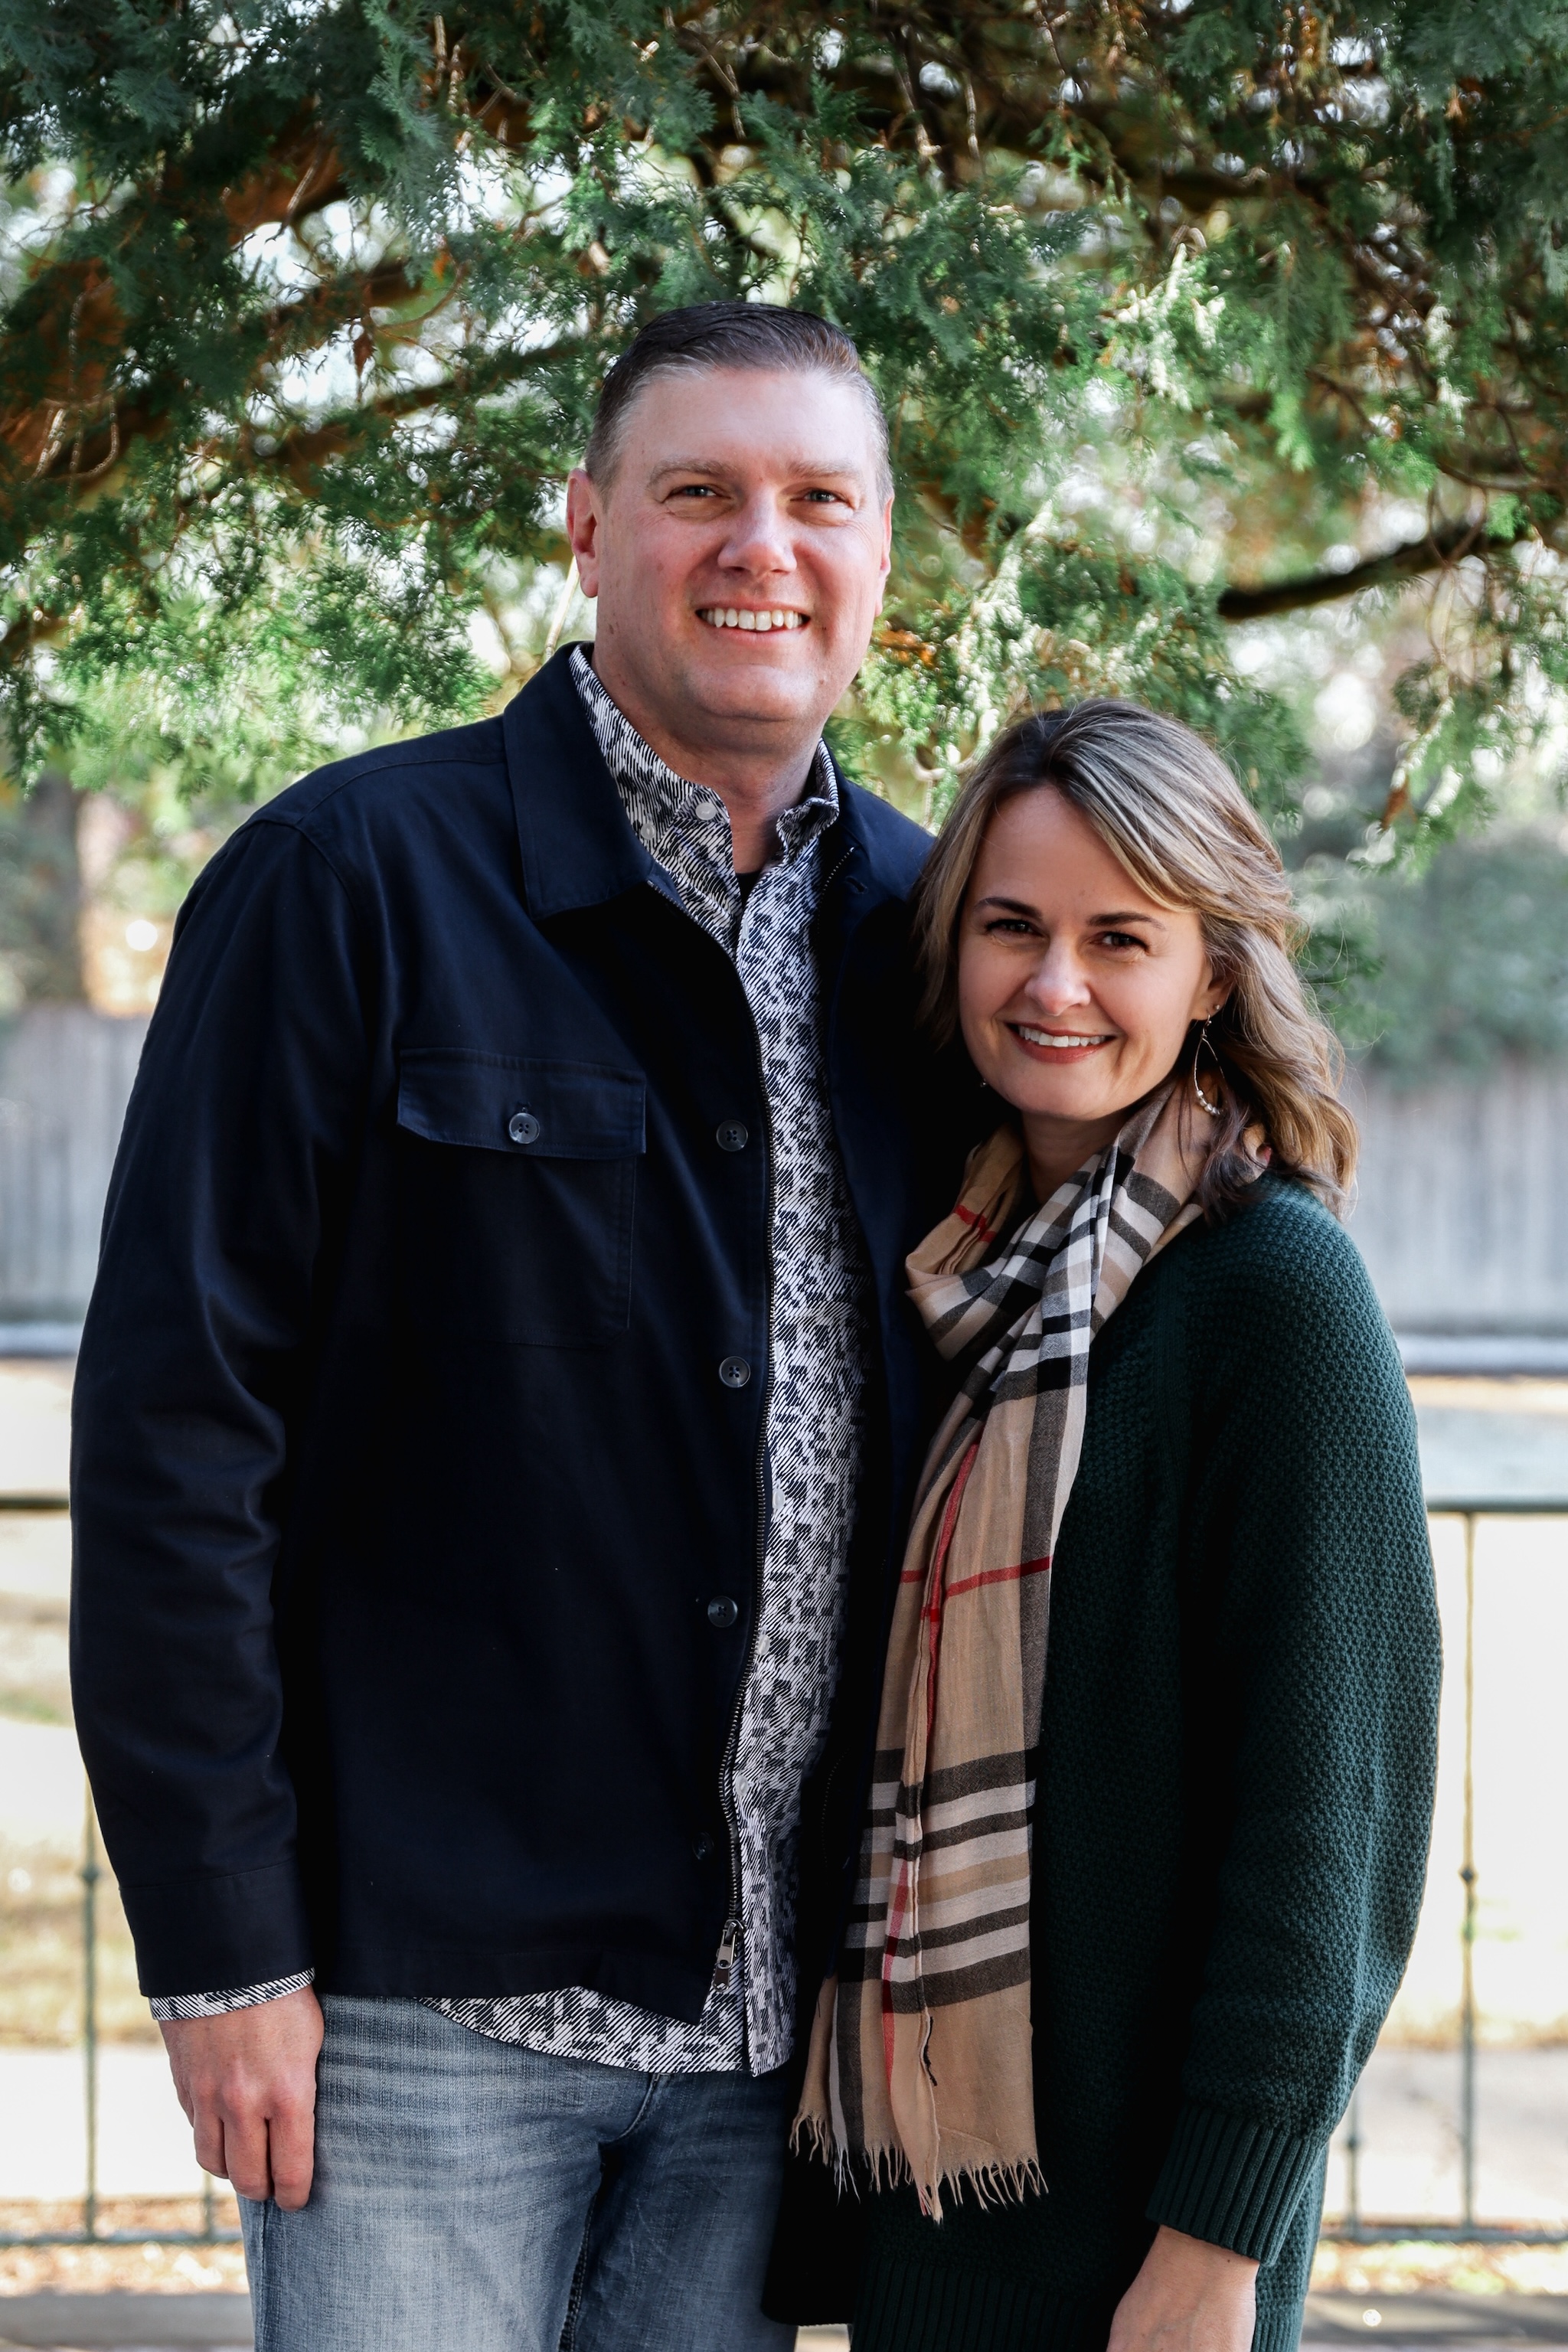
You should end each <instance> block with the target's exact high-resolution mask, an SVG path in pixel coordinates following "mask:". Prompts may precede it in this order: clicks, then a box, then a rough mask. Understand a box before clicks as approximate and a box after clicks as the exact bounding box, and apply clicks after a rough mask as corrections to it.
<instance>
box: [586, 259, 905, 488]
mask: <svg viewBox="0 0 1568 2352" xmlns="http://www.w3.org/2000/svg"><path fill="white" fill-rule="evenodd" d="M679 368H757V369H767V370H787V369H795V370H797V371H798V372H799V373H802V374H805V373H813V374H820V375H836V376H841V377H843V378H844V379H845V381H846V382H847V383H853V384H854V385H855V387H856V389H857V390H858V393H859V394H860V397H861V399H862V400H863V401H864V402H865V404H866V413H867V416H868V420H869V423H870V425H871V436H872V439H873V441H874V442H875V444H876V449H877V479H878V486H879V488H880V490H881V492H882V495H883V497H884V498H886V497H888V496H889V494H890V493H891V490H892V487H893V469H892V463H891V460H890V457H889V449H888V420H887V418H886V416H885V415H883V413H882V404H881V402H880V400H879V398H878V397H877V387H876V386H875V384H874V383H872V382H871V379H870V377H869V376H868V374H867V373H866V371H865V369H864V367H863V366H862V365H861V362H860V354H859V352H858V351H857V350H856V348H855V345H854V344H853V343H852V342H851V341H850V339H849V337H848V336H847V334H846V333H845V331H844V330H843V328H842V327H836V326H835V325H834V324H833V322H832V320H830V319H819V318H818V317H817V316H816V312H815V311H812V310H782V309H780V308H779V307H778V306H777V305H776V304H773V303H768V302H694V303H692V304H691V305H690V306H689V308H688V309H686V310H666V311H665V312H663V314H662V315H661V316H660V317H658V318H657V319H650V320H649V321H648V323H647V326H646V327H644V328H643V329H642V331H641V332H640V333H639V334H638V335H637V338H636V340H635V341H633V342H632V343H631V344H629V345H628V347H627V349H626V351H624V352H622V354H621V356H620V358H619V359H618V360H617V361H616V363H615V365H614V367H612V368H611V370H610V372H609V373H608V375H606V376H605V383H604V388H603V390H602V391H601V392H600V394H599V404H598V406H597V408H596V409H595V412H594V429H593V431H592V432H591V433H590V434H589V436H588V446H587V450H586V452H585V453H584V458H583V465H584V471H585V472H587V473H588V474H589V475H591V476H592V478H593V479H594V480H595V482H599V483H601V484H602V485H603V486H604V487H605V488H606V489H607V488H609V486H610V484H611V483H612V482H613V481H614V479H615V476H616V467H617V466H618V465H619V463H620V458H621V450H622V447H623V446H624V444H625V441H626V419H627V417H628V416H629V415H630V414H631V410H632V405H633V403H634V402H635V401H636V400H637V395H638V394H639V393H641V392H642V391H643V390H644V388H645V387H646V386H647V384H648V383H651V382H652V380H653V378H654V377H655V376H658V375H671V374H673V373H675V372H676V370H677V369H679Z"/></svg>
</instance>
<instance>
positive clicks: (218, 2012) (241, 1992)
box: [147, 1969, 316, 2025]
mask: <svg viewBox="0 0 1568 2352" xmlns="http://www.w3.org/2000/svg"><path fill="white" fill-rule="evenodd" d="M315 1973H316V1971H315V1969H302V1970H301V1971H300V1974H299V1975H298V1976H297V1977H274V1978H273V1979H272V1982H271V1983H270V1984H253V1985H236V1986H235V1987H234V1988H233V1990H231V1991H228V1992H181V1993H174V1994H171V1995H169V1996H167V1997H165V1998H163V1999H158V1998H154V1999H153V2000H150V2001H149V2002H148V2004H147V2006H148V2008H149V2009H150V2010H151V2011H152V2012H153V2016H154V2017H155V2018H156V2019H157V2021H158V2022H159V2024H160V2025H163V2024H166V2023H168V2022H169V2021H171V2020H173V2019H174V2018H177V2017H226V2016H227V2015H228V2014H229V2011H231V2010H236V2009H258V2008H259V2007H260V2005H261V2003H262V2002H263V2001H264V2000H282V1998H283V1996H284V1994H285V1993H289V1992H303V1991H304V1990H305V1987H306V1986H307V1985H308V1984H310V1982H311V1980H312V1979H313V1978H314V1976H315Z"/></svg>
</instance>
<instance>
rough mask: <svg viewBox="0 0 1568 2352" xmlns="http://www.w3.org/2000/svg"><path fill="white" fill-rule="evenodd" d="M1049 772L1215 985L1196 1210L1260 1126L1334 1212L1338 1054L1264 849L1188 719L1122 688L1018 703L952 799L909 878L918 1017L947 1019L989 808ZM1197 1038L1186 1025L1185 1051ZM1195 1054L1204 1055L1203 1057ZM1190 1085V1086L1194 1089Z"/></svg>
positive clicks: (1287, 1167) (1216, 1207) (1281, 878)
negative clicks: (1033, 709) (1209, 1117)
mask: <svg viewBox="0 0 1568 2352" xmlns="http://www.w3.org/2000/svg"><path fill="white" fill-rule="evenodd" d="M1046 785H1049V786H1051V787H1052V788H1053V789H1054V790H1055V791H1057V792H1058V793H1061V795H1062V797H1063V799H1064V800H1067V801H1070V802H1071V803H1072V805H1073V806H1074V808H1076V809H1078V810H1079V812H1080V814H1082V815H1083V816H1084V817H1086V818H1087V819H1088V821H1089V824H1091V825H1092V826H1093V827H1094V830H1095V832H1096V833H1097V834H1098V835H1100V839H1101V841H1103V842H1104V844H1105V845H1106V847H1107V848H1108V849H1109V850H1110V853H1111V855H1112V856H1114V857H1116V858H1117V859H1119V860H1120V862H1121V865H1122V866H1125V867H1126V869H1127V871H1128V873H1129V874H1131V877H1132V878H1133V880H1134V881H1135V882H1136V883H1137V884H1138V886H1139V887H1140V889H1142V890H1143V891H1145V892H1146V893H1147V894H1148V896H1149V897H1150V898H1153V899H1155V900H1156V901H1157V902H1158V903H1159V904H1160V905H1162V906H1164V907H1190V908H1192V909H1193V911H1194V913H1195V914H1196V916H1197V918H1198V919H1199V921H1200V922H1201V924H1202V925H1203V932H1204V939H1205V943H1206V945H1207V948H1208V952H1209V959H1210V963H1211V966H1212V969H1213V971H1214V976H1215V980H1216V981H1221V982H1224V983H1225V984H1226V986H1227V987H1228V989H1229V992H1230V993H1229V994H1228V996H1227V997H1226V1001H1225V1003H1224V1004H1223V1005H1222V1006H1221V1007H1220V1010H1219V1011H1218V1012H1217V1013H1215V1016H1214V1019H1213V1022H1212V1023H1211V1024H1210V1026H1209V1044H1210V1045H1212V1046H1213V1048H1214V1050H1215V1055H1217V1057H1218V1060H1219V1064H1220V1067H1221V1070H1222V1071H1223V1074H1224V1078H1225V1086H1224V1088H1223V1094H1224V1098H1225V1109H1224V1112H1223V1114H1222V1116H1221V1117H1220V1118H1217V1119H1215V1122H1214V1149H1213V1151H1212V1152H1211V1154H1210V1157H1209V1160H1208V1164H1207V1166H1206V1168H1205V1171H1204V1175H1203V1179H1202V1181H1201V1182H1200V1184H1199V1187H1198V1199H1199V1202H1200V1204H1201V1206H1202V1208H1203V1210H1204V1213H1205V1215H1206V1216H1210V1217H1213V1216H1215V1215H1217V1214H1223V1213H1224V1211H1225V1210H1226V1207H1228V1206H1230V1205H1232V1204H1234V1203H1235V1202H1239V1201H1241V1200H1243V1199H1244V1198H1245V1197H1246V1196H1247V1192H1248V1191H1249V1189H1250V1185H1251V1180H1252V1178H1253V1176H1254V1175H1255V1173H1256V1161H1255V1160H1253V1159H1252V1157H1251V1154H1250V1153H1249V1151H1248V1150H1247V1147H1246V1146H1245V1145H1244V1143H1243V1141H1242V1138H1243V1134H1244V1132H1245V1130H1246V1129H1248V1128H1249V1127H1261V1128H1262V1129H1263V1132H1264V1138H1265V1139H1266V1141H1267V1142H1268V1146H1269V1148H1270V1150H1271V1153H1272V1160H1271V1162H1270V1164H1271V1167H1272V1168H1273V1170H1274V1171H1275V1172H1276V1173H1277V1174H1279V1175H1282V1176H1290V1177H1295V1178H1296V1179H1298V1180H1299V1181H1300V1182H1302V1183H1304V1184H1309V1185H1310V1186H1311V1188H1312V1190H1313V1191H1314V1192H1317V1193H1319V1194H1320V1196H1321V1198H1322V1199H1323V1200H1324V1201H1325V1202H1327V1204H1328V1205H1329V1207H1330V1208H1331V1209H1332V1210H1333V1211H1334V1212H1335V1213H1336V1214H1339V1213H1342V1210H1343V1208H1344V1205H1345V1202H1346V1197H1347V1195H1348V1192H1349V1190H1350V1186H1351V1182H1352V1178H1353V1176H1354V1174H1355V1162H1356V1147H1357V1136H1356V1129H1355V1121H1354V1120H1353V1119H1352V1117H1351V1115H1350V1113H1349V1111H1347V1110H1346V1108H1345V1107H1344V1105H1343V1104H1342V1102H1341V1101H1340V1099H1339V1097H1338V1092H1337V1088H1338V1084H1339V1079H1340V1076H1341V1073H1342V1067H1343V1057H1342V1054H1341V1051H1340V1047H1339V1044H1338V1041H1337V1040H1336V1039H1335V1037H1334V1036H1333V1034H1331V1031H1330V1030H1329V1029H1328V1028H1327V1027H1326V1026H1325V1024H1323V1022H1321V1020H1320V1019H1319V1017H1318V1015H1317V1013H1315V1012H1314V1010H1313V1008H1312V1005H1311V1003H1310V999H1309V997H1308V994H1307V991H1306V989H1305V987H1304V985H1303V983H1302V981H1301V976H1300V972H1299V971H1297V969H1296V962H1295V958H1296V956H1297V954H1298V953H1299V951H1300V946H1301V943H1302V940H1303V937H1304V931H1303V927H1302V925H1301V923H1300V919H1298V917H1297V914H1296V911H1295V908H1294V907H1293V905H1292V904H1291V899H1290V890H1289V884H1288V882H1287V881H1286V878H1285V871H1284V867H1283V866H1282V864H1281V862H1280V857H1279V851H1278V850H1277V849H1276V848H1275V846H1274V844H1273V842H1272V841H1271V840H1270V838H1269V836H1268V832H1267V830H1266V829H1265V827H1264V825H1263V824H1262V823H1261V822H1260V821H1259V819H1258V814H1257V813H1256V811H1255V810H1254V809H1253V807H1252V805H1251V803H1250V802H1249V801H1248V800H1247V795H1246V793H1244V792H1243V791H1242V789H1241V787H1240V785H1239V784H1238V783H1237V781H1236V778H1235V777H1234V776H1233V775H1232V774H1231V772H1230V770H1229V769H1228V768H1227V767H1226V764H1225V762H1224V761H1223V760H1222V759H1221V758H1220V757H1219V755H1218V753H1217V752H1215V751H1212V750H1211V749H1210V747H1209V745H1208V744H1207V743H1205V741H1204V740H1203V738H1202V736H1201V735H1196V734H1194V731H1193V730H1192V729H1191V728H1190V727H1184V726H1183V725H1182V724H1181V722H1180V721H1179V720H1177V719H1162V718H1159V717H1158V716H1157V715H1156V714H1155V713H1154V712H1153V711H1152V710H1144V709H1142V708H1141V706H1140V705H1139V704H1137V703H1135V702H1113V701H1108V700H1095V701H1089V702H1080V703H1078V704H1076V705H1075V706H1074V707H1073V708H1072V709H1068V710H1057V711H1048V712H1042V713H1038V714H1037V715H1036V716H1035V717H1033V718H1029V719H1020V720H1019V721H1018V722H1017V723H1016V725H1015V726H1012V727H1009V728H1008V729H1007V730H1006V731H1005V734H1002V735H999V736H998V737H997V739H996V740H995V742H994V743H993V744H992V746H991V748H990V750H989V751H987V752H986V753H985V755H984V758H983V759H982V760H981V761H980V762H979V765H978V766H977V767H976V768H975V770H974V772H973V774H972V775H971V776H970V778H969V781H968V782H967V783H966V784H965V785H964V786H963V791H962V792H961V793H959V796H958V799H957V801H956V802H955V803H954V805H953V808H952V814H951V815H950V816H949V817H948V820H947V823H946V824H944V825H943V827H942V833H941V835H940V836H939V837H938V840H937V845H936V847H935V848H934V850H933V851H932V852H931V858H930V860H929V862H928V863H927V866H926V869H925V872H924V874H923V875H922V876H921V881H920V885H919V887H918V888H917V890H916V893H915V897H914V901H913V911H914V919H915V936H916V942H917V948H918V952H919V955H920V960H921V968H922V971H923V975H924V980H925V994H924V1001H923V1005H922V1013H923V1017H924V1019H925V1021H926V1023H927V1024H928V1026H929V1027H930V1028H931V1031H932V1032H933V1033H934V1034H935V1035H936V1036H937V1038H938V1039H939V1040H942V1041H945V1040H946V1039H947V1038H949V1037H951V1036H952V1034H953V1031H954V1029H955V1028H956V1026H957V1022H958V947H959V939H958V934H959V923H960V920H961V918H962V916H963V905H964V900H965V898H967V896H968V892H969V885H970V879H971V877H972V876H973V872H974V867H975V864H976V861H977V860H978V858H979V856H980V846H981V844H982V842H983V841H984V837H985V833H986V829H987V827H988V826H989V825H990V823H991V820H992V818H993V817H994V815H995V814H996V812H997V810H998V809H1000V808H1001V807H1002V806H1003V805H1004V804H1005V803H1006V802H1008V801H1010V800H1013V799H1015V798H1016V796H1017V794H1018V793H1028V792H1036V791H1038V790H1040V789H1041V788H1042V787H1043V786H1046ZM1196 1051H1197V1032H1196V1030H1195V1028H1194V1032H1193V1034H1192V1035H1191V1036H1190V1038H1189V1041H1188V1046H1187V1058H1188V1060H1189V1061H1190V1060H1191V1058H1192V1056H1193V1055H1195V1054H1196ZM1208 1068H1209V1065H1208V1064H1207V1062H1206V1060H1205V1072H1206V1071H1207V1070H1208ZM1207 1090H1208V1089H1207V1087H1205V1091H1207Z"/></svg>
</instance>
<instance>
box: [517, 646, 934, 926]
mask: <svg viewBox="0 0 1568 2352" xmlns="http://www.w3.org/2000/svg"><path fill="white" fill-rule="evenodd" d="M571 654H572V648H571V646H562V648H561V650H560V652H559V653H557V654H555V655H554V656H552V658H551V659H550V660H549V661H548V662H546V664H545V666H544V667H543V668H542V670H540V671H538V672H537V673H536V675H535V676H534V677H531V678H530V680H529V682H528V684H527V685H526V686H525V687H524V688H522V691H521V693H520V694H515V695H513V697H512V698H511V700H510V702H509V703H508V704H507V707H506V709H505V710H504V711H503V712H502V714H501V738H502V741H503V742H504V744H505V746H506V761H507V771H508V774H509V776H510V783H511V797H512V808H513V812H514V814H515V818H516V823H517V840H518V850H519V854H520V856H521V861H522V892H523V898H524V900H525V902H526V904H527V907H528V910H529V913H530V914H531V916H532V917H533V918H534V919H535V920H536V921H542V920H544V919H546V918H547V917H549V916H552V915H563V914H567V913H569V912H571V911H572V910H574V908H582V907H596V906H602V905H603V904H604V903H605V900H606V899H610V898H619V897H620V896H621V894H622V893H623V892H624V891H626V890H633V889H636V888H637V885H638V884H639V883H643V882H646V881H647V879H648V877H649V876H650V875H651V874H652V872H653V859H652V858H651V857H650V856H649V855H648V853H647V850H646V849H645V848H644V847H643V845H642V843H641V842H640V841H639V840H638V839H637V835H636V833H635V832H634V831H633V829H632V825H631V823H630V821H629V819H628V818H627V816H626V810H625V808H624V807H623V806H622V804H621V796H620V793H618V792H617V791H616V782H615V778H614V777H613V776H612V775H611V773H610V772H609V770H608V768H607V767H606V766H605V761H604V758H603V755H602V754H601V752H600V751H599V747H598V744H597V743H596V742H595V740H594V730H593V729H592V728H591V727H590V726H589V724H588V720H587V716H586V714H585V712H584V709H583V704H582V698H581V697H580V696H579V694H578V692H577V688H576V687H575V685H574V683H573V678H572V671H571V666H570V665H571ZM834 773H835V775H836V777H837V783H838V816H837V822H836V823H835V824H832V825H831V826H830V827H829V828H828V830H827V832H826V834H825V835H823V842H822V879H823V886H824V891H825V893H826V889H827V888H828V887H830V886H832V887H838V888H844V889H849V890H852V891H853V894H854V896H855V897H856V898H858V899H859V900H860V901H861V904H860V906H859V907H858V908H857V910H856V911H857V913H858V914H861V913H868V912H869V911H870V909H871V908H872V907H873V906H875V905H876V904H877V903H878V901H879V900H880V899H883V898H901V897H902V896H903V895H904V893H903V888H902V885H901V882H900V877H899V875H898V874H897V873H896V872H895V870H894V868H893V866H892V865H891V863H890V861H888V860H886V859H885V858H884V857H883V856H881V855H879V845H878V841H877V837H876V834H875V833H874V831H873V829H872V827H871V826H870V825H869V824H868V822H867V813H868V808H869V806H870V796H869V795H868V793H863V792H862V791H861V790H860V789H859V787H858V785H855V784H852V783H850V782H849V781H848V779H847V777H846V776H845V774H844V773H843V771H842V770H841V769H840V768H839V766H838V763H837V761H835V762H834Z"/></svg>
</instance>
